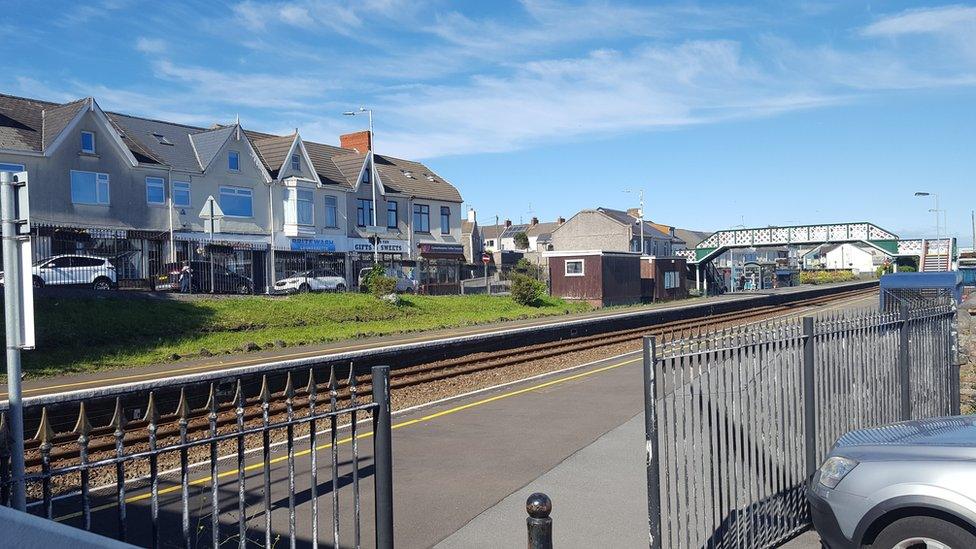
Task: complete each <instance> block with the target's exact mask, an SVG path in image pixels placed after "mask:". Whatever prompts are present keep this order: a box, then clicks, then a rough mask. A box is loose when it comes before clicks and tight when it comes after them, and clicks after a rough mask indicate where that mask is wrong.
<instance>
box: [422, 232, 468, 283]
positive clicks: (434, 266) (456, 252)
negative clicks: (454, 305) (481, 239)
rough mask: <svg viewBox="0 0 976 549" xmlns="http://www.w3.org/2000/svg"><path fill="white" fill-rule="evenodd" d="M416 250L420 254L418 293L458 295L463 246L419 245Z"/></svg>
mask: <svg viewBox="0 0 976 549" xmlns="http://www.w3.org/2000/svg"><path fill="white" fill-rule="evenodd" d="M417 249H418V251H419V252H420V253H419V255H420V261H418V264H417V271H418V275H419V276H418V280H419V281H420V292H421V293H424V294H428V295H452V294H460V293H461V283H460V279H461V277H460V274H461V265H462V264H463V263H464V246H462V245H461V244H436V243H421V244H418V245H417Z"/></svg>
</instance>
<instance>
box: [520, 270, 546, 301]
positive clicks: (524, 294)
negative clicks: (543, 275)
mask: <svg viewBox="0 0 976 549" xmlns="http://www.w3.org/2000/svg"><path fill="white" fill-rule="evenodd" d="M545 295H546V285H545V284H543V283H542V282H539V281H538V280H536V279H534V278H532V277H530V276H526V275H524V274H518V273H516V274H514V275H512V300H513V301H515V303H518V304H519V305H531V306H533V307H534V306H536V305H538V304H539V303H540V302H541V301H542V299H543V298H544V297H545Z"/></svg>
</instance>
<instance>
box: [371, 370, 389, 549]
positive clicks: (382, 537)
mask: <svg viewBox="0 0 976 549" xmlns="http://www.w3.org/2000/svg"><path fill="white" fill-rule="evenodd" d="M373 402H375V403H376V404H377V405H378V407H377V408H376V409H375V410H374V411H373V437H374V438H373V463H374V464H375V466H376V473H375V475H374V483H375V491H376V493H375V498H376V502H375V504H376V547H377V549H393V440H392V439H393V432H392V429H391V425H390V367H389V366H373Z"/></svg>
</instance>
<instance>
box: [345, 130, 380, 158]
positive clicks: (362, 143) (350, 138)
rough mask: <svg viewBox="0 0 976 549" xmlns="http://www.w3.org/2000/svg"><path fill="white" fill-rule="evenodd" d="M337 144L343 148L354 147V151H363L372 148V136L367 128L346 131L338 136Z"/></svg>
mask: <svg viewBox="0 0 976 549" xmlns="http://www.w3.org/2000/svg"><path fill="white" fill-rule="evenodd" d="M339 146H340V147H342V148H343V149H356V152H359V153H365V152H366V151H369V150H372V149H373V140H372V136H370V135H369V130H363V131H360V132H353V133H347V134H345V135H340V136H339Z"/></svg>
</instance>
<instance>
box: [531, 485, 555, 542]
mask: <svg viewBox="0 0 976 549" xmlns="http://www.w3.org/2000/svg"><path fill="white" fill-rule="evenodd" d="M525 512H526V513H528V514H529V516H528V517H527V518H526V519H525V526H526V530H528V538H529V540H528V541H529V543H528V549H552V518H550V517H549V514H550V513H552V500H550V499H549V496H547V495H545V494H543V493H542V492H536V493H534V494H532V495H531V496H529V497H528V499H526V500H525Z"/></svg>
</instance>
